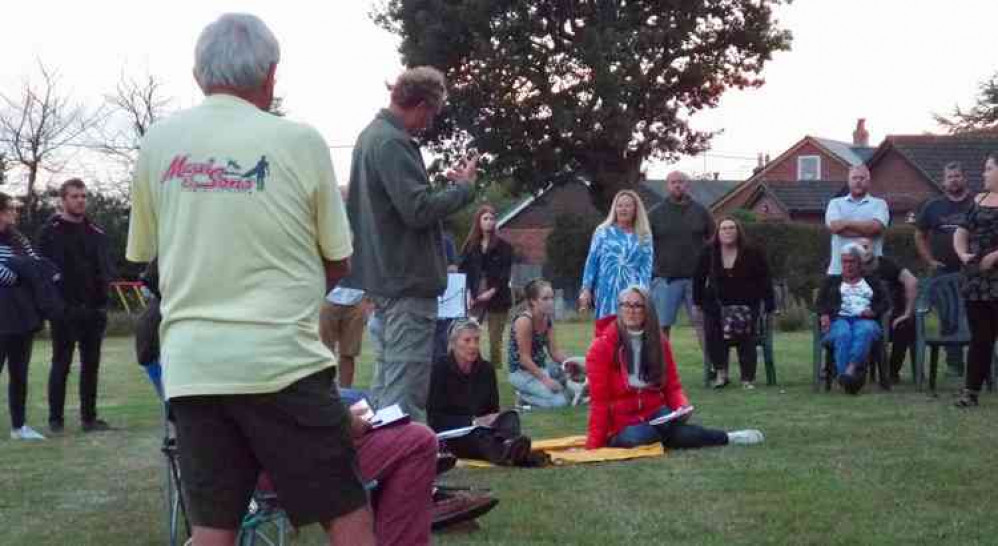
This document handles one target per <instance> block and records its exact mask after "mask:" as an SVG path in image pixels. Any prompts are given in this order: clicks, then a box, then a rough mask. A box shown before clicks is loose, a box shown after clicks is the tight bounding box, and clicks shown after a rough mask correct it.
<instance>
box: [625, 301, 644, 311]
mask: <svg viewBox="0 0 998 546" xmlns="http://www.w3.org/2000/svg"><path fill="white" fill-rule="evenodd" d="M620 307H621V309H627V310H630V311H643V310H644V308H645V304H643V303H641V302H639V301H622V302H620Z"/></svg>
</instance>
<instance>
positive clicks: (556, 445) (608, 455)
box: [458, 436, 665, 468]
mask: <svg viewBox="0 0 998 546" xmlns="http://www.w3.org/2000/svg"><path fill="white" fill-rule="evenodd" d="M531 451H533V452H535V453H536V452H539V451H540V452H543V453H545V454H546V455H547V456H548V457H549V458H550V459H551V463H552V464H555V465H566V464H580V463H601V462H604V461H625V460H628V459H641V458H645V457H662V456H664V455H665V449H663V448H662V444H658V443H655V444H651V445H646V446H640V447H633V448H628V449H624V448H619V447H601V448H599V449H591V450H589V449H586V437H585V436H565V437H564V438H551V439H549V440H537V441H535V442H533V444H532V448H531ZM458 466H462V467H466V468H489V467H492V466H495V465H493V464H492V463H489V462H486V461H479V460H475V459H461V460H459V461H458Z"/></svg>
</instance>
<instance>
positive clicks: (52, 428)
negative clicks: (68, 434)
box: [49, 421, 66, 434]
mask: <svg viewBox="0 0 998 546" xmlns="http://www.w3.org/2000/svg"><path fill="white" fill-rule="evenodd" d="M64 430H66V424H65V423H63V422H62V421H49V432H51V433H52V434H62V432H63V431H64Z"/></svg>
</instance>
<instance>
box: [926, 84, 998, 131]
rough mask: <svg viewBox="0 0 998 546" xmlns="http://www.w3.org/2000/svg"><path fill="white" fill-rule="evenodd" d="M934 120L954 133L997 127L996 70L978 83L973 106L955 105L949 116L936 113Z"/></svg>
mask: <svg viewBox="0 0 998 546" xmlns="http://www.w3.org/2000/svg"><path fill="white" fill-rule="evenodd" d="M936 121H938V122H939V124H940V125H942V126H943V127H945V128H946V129H947V130H948V131H949V132H951V133H954V134H958V133H966V132H972V131H979V130H988V129H995V128H998V72H996V73H995V74H993V75H992V76H991V77H990V78H989V79H987V80H984V81H983V82H981V83H980V84H979V85H978V88H977V98H976V100H975V102H974V105H973V106H971V107H970V108H967V109H964V108H960V107H959V106H956V107H954V108H953V112H952V113H951V114H950V115H949V116H942V115H936Z"/></svg>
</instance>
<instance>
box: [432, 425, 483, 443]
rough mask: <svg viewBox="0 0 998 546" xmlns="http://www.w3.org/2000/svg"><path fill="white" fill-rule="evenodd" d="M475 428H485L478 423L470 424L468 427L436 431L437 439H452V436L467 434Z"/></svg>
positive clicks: (459, 436) (457, 436)
mask: <svg viewBox="0 0 998 546" xmlns="http://www.w3.org/2000/svg"><path fill="white" fill-rule="evenodd" d="M476 428H485V427H482V426H478V425H471V426H470V427H461V428H455V429H451V430H445V431H443V432H438V433H437V440H453V439H454V438H461V437H464V436H467V435H468V434H469V433H471V431H473V430H475V429H476Z"/></svg>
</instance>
